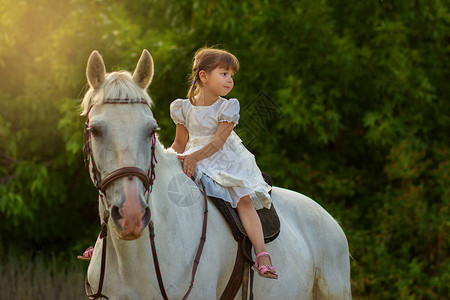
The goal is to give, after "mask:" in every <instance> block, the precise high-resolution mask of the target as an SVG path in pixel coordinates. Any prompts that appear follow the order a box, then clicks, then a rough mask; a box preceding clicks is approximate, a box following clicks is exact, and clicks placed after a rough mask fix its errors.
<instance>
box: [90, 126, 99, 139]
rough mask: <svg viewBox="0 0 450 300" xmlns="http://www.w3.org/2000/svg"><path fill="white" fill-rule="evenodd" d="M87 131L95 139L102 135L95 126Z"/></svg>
mask: <svg viewBox="0 0 450 300" xmlns="http://www.w3.org/2000/svg"><path fill="white" fill-rule="evenodd" d="M89 131H90V132H91V133H92V135H93V136H95V137H100V136H101V135H102V131H101V130H100V128H98V127H96V126H92V127H89Z"/></svg>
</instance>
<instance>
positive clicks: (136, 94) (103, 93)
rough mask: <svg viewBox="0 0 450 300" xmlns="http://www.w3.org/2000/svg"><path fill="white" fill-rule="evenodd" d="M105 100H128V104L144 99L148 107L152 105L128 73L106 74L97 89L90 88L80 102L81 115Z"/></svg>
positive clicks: (145, 93) (144, 92) (150, 100)
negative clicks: (134, 100)
mask: <svg viewBox="0 0 450 300" xmlns="http://www.w3.org/2000/svg"><path fill="white" fill-rule="evenodd" d="M106 99H128V101H130V102H131V101H132V100H133V99H144V100H145V101H147V103H148V105H149V106H151V105H152V104H153V101H152V99H151V98H150V96H149V95H148V94H147V92H146V91H145V90H144V89H142V88H140V87H139V86H138V85H137V84H136V83H135V82H134V80H133V76H132V75H131V73H130V72H128V71H116V72H112V73H108V74H106V76H105V80H104V81H103V83H102V84H101V86H100V87H99V88H98V89H96V90H94V89H93V88H92V87H90V88H89V90H88V91H87V92H86V94H85V95H84V98H83V100H82V102H81V109H82V112H81V115H82V116H85V115H86V114H87V113H88V111H89V109H90V108H91V107H92V106H94V105H99V104H103V103H104V102H105V101H106Z"/></svg>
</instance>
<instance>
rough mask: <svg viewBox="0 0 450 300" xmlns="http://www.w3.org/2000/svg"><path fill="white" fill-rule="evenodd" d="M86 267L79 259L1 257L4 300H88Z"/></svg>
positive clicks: (0, 287) (1, 298)
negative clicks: (85, 283)
mask: <svg viewBox="0 0 450 300" xmlns="http://www.w3.org/2000/svg"><path fill="white" fill-rule="evenodd" d="M84 269H85V266H84V265H83V264H82V262H78V261H77V260H76V259H75V258H65V259H63V258H55V257H51V258H44V257H42V256H36V257H32V256H31V255H17V254H8V255H4V256H2V257H0V300H13V299H14V300H39V299H46V300H53V299H55V300H56V299H58V300H60V299H65V300H71V299H76V300H80V299H87V297H86V294H85V292H84V276H85V270H84Z"/></svg>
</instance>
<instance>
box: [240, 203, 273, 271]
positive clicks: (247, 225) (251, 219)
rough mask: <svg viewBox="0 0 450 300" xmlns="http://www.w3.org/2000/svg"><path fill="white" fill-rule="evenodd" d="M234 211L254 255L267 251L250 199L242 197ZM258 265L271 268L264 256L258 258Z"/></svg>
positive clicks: (259, 222) (258, 220)
mask: <svg viewBox="0 0 450 300" xmlns="http://www.w3.org/2000/svg"><path fill="white" fill-rule="evenodd" d="M236 209H237V212H238V215H239V218H240V219H241V222H242V225H243V226H244V229H245V231H246V232H247V235H248V237H249V239H250V242H251V243H252V245H253V248H255V253H256V254H258V253H260V252H263V251H267V249H266V244H265V243H264V235H263V230H262V225H261V221H260V219H259V216H258V214H257V213H256V210H255V208H254V207H253V203H252V200H251V199H250V197H249V196H244V197H242V198H241V199H240V200H239V202H238V205H237V207H236ZM259 265H269V266H271V265H272V264H271V263H270V260H269V258H268V257H267V256H265V255H264V256H261V257H260V258H259Z"/></svg>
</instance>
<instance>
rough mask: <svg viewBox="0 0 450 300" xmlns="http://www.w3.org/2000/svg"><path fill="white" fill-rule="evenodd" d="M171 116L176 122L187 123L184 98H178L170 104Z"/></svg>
mask: <svg viewBox="0 0 450 300" xmlns="http://www.w3.org/2000/svg"><path fill="white" fill-rule="evenodd" d="M170 117H171V118H172V120H173V122H174V123H175V124H182V125H185V123H186V122H185V116H184V111H183V99H177V100H175V101H173V102H172V103H171V104H170Z"/></svg>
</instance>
